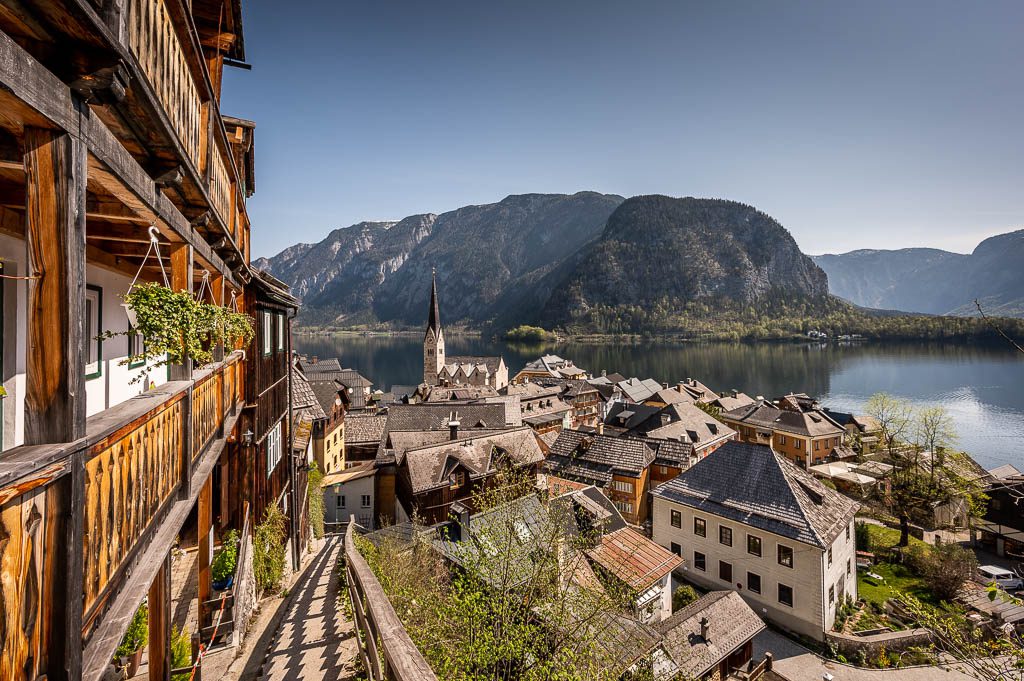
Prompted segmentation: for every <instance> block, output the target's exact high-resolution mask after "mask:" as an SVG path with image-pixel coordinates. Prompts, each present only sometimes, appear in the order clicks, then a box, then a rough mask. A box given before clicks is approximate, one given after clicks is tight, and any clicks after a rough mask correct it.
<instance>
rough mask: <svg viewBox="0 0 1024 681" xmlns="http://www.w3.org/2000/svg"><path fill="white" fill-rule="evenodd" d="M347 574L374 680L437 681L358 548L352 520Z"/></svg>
mask: <svg viewBox="0 0 1024 681" xmlns="http://www.w3.org/2000/svg"><path fill="white" fill-rule="evenodd" d="M345 575H346V578H347V579H346V581H347V582H348V596H349V598H350V599H351V602H352V614H353V619H354V620H355V628H356V637H357V645H358V647H359V656H360V657H361V658H362V661H363V669H365V670H366V676H367V678H369V679H370V680H371V681H437V675H436V674H434V671H433V670H432V669H431V668H430V665H429V664H427V661H426V660H425V659H424V658H423V654H422V653H420V651H419V649H418V648H417V647H416V645H415V644H414V643H413V642H412V639H411V638H409V634H408V632H406V630H405V627H403V626H402V622H401V620H400V619H398V614H397V613H396V612H395V608H394V607H393V606H392V605H391V601H389V600H388V597H387V594H385V593H384V588H383V587H381V585H380V582H379V581H377V577H376V576H375V575H374V574H373V571H372V570H371V569H370V566H369V565H367V563H366V560H365V559H364V558H363V556H362V555H361V554H360V553H359V550H358V549H357V548H356V545H355V539H354V529H353V523H349V525H348V529H347V530H346V531H345Z"/></svg>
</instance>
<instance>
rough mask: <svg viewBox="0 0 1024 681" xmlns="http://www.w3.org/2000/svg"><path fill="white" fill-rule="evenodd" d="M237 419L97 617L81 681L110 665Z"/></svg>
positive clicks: (215, 444)
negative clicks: (128, 575)
mask: <svg viewBox="0 0 1024 681" xmlns="http://www.w3.org/2000/svg"><path fill="white" fill-rule="evenodd" d="M237 419H238V416H237V414H236V415H229V416H228V417H227V418H226V419H225V420H224V433H225V437H223V438H218V439H217V440H214V441H213V442H212V443H211V446H210V447H208V448H207V450H206V452H205V453H204V454H203V455H202V456H201V457H200V459H199V462H198V465H197V466H196V468H195V471H194V473H193V475H192V484H191V485H190V488H189V495H188V498H185V499H179V500H177V501H176V502H175V503H174V505H173V506H172V507H171V508H170V510H169V511H168V512H167V515H166V516H164V519H163V522H162V523H161V525H160V528H159V529H158V530H157V531H156V533H155V534H154V535H153V537H152V540H151V541H150V543H149V546H147V547H146V548H145V550H144V551H143V552H142V554H141V555H140V556H139V558H138V560H137V562H136V564H135V565H134V566H133V568H132V570H131V573H130V574H131V576H130V577H129V578H128V581H127V585H126V586H125V588H123V589H121V591H120V593H118V594H117V596H116V597H115V598H114V601H113V603H112V604H111V606H110V608H109V609H108V610H107V612H106V613H104V614H103V616H102V617H101V621H100V623H99V625H98V626H97V628H96V631H95V632H94V633H93V636H92V638H91V639H90V640H89V643H88V644H87V645H86V647H85V652H84V654H83V657H82V679H83V680H84V681H94V680H96V679H99V678H100V676H101V675H102V674H103V671H104V670H105V669H106V667H107V666H108V665H109V664H110V660H111V658H112V656H113V654H114V649H115V648H117V645H118V643H120V641H121V636H122V633H123V632H124V631H125V629H126V628H127V627H128V624H129V623H130V622H131V619H132V617H133V616H134V614H135V611H136V609H137V608H138V607H139V603H140V602H141V601H142V599H143V598H145V596H146V594H147V593H148V592H149V586H150V584H151V583H152V581H153V578H154V577H155V576H156V574H157V572H159V570H160V567H161V566H162V565H163V564H164V561H165V560H166V558H167V553H168V552H169V551H170V550H171V546H173V544H174V539H175V537H177V536H178V532H179V531H180V530H181V527H182V525H184V523H185V519H186V518H187V517H188V514H189V511H190V510H191V509H192V507H193V506H194V505H195V504H196V501H197V499H198V498H199V492H200V490H201V489H202V487H203V486H204V485H205V484H206V481H207V479H208V478H209V477H210V475H211V474H212V473H213V469H214V467H215V466H216V465H217V460H218V459H219V458H220V455H221V453H222V452H223V451H224V446H225V444H226V443H227V437H226V434H227V433H230V432H231V431H232V430H233V429H234V426H235V421H236V420H237Z"/></svg>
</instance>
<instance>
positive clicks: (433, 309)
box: [427, 272, 441, 338]
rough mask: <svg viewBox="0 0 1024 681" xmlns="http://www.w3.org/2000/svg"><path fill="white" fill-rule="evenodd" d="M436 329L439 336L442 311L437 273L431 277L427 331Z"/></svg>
mask: <svg viewBox="0 0 1024 681" xmlns="http://www.w3.org/2000/svg"><path fill="white" fill-rule="evenodd" d="M431 330H433V331H434V337H435V338H436V337H437V334H438V332H439V331H440V330H441V312H440V310H439V309H438V305H437V273H436V272H435V273H433V274H431V277H430V312H429V315H428V316H427V333H430V331H431Z"/></svg>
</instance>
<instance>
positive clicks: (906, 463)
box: [866, 393, 927, 546]
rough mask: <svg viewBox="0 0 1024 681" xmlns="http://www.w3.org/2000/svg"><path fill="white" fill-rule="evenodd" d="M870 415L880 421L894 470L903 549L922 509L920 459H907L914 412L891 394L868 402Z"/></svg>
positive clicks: (893, 497)
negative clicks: (906, 445)
mask: <svg viewBox="0 0 1024 681" xmlns="http://www.w3.org/2000/svg"><path fill="white" fill-rule="evenodd" d="M866 408H867V412H868V414H870V415H871V416H873V417H875V419H876V420H877V421H878V427H879V437H880V438H881V440H882V446H883V447H884V448H885V451H886V453H887V454H888V457H889V460H890V462H891V463H892V465H893V466H894V468H893V472H892V475H891V478H890V488H891V491H890V501H891V503H892V505H893V510H894V514H895V515H896V517H897V518H899V521H900V543H899V545H900V546H906V545H907V544H909V543H910V516H911V513H912V512H913V511H914V510H916V509H918V508H919V507H920V506H921V505H923V504H925V503H927V502H926V500H924V499H922V498H921V494H920V490H919V486H918V484H917V482H918V478H919V477H920V475H919V467H918V461H917V458H916V456H914V455H911V456H909V457H908V456H905V450H904V442H905V441H906V440H907V439H908V437H909V435H910V433H911V432H912V414H913V408H912V407H911V406H910V403H909V402H907V401H906V400H901V399H898V398H896V397H893V396H892V395H889V394H887V393H876V394H875V395H872V396H871V397H870V398H869V399H868V402H867V407H866Z"/></svg>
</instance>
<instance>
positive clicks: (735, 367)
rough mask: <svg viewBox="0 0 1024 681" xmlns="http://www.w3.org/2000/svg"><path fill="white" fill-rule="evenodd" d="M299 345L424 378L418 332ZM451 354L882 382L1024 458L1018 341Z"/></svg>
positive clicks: (745, 387)
mask: <svg viewBox="0 0 1024 681" xmlns="http://www.w3.org/2000/svg"><path fill="white" fill-rule="evenodd" d="M295 346H296V349H297V351H299V352H302V353H305V354H309V355H317V356H319V357H338V358H339V359H340V360H341V363H342V365H343V366H345V367H352V368H355V369H358V370H359V371H360V372H361V373H362V374H363V375H364V376H366V377H367V378H369V379H370V380H372V381H373V382H374V385H375V387H377V388H381V389H384V390H387V389H389V388H390V387H391V386H392V385H395V384H400V385H410V384H412V385H415V384H417V383H419V382H420V381H421V380H422V375H423V360H422V344H421V339H420V337H419V336H415V337H413V336H369V337H367V336H296V338H295ZM447 350H448V354H449V355H492V354H500V355H502V356H503V357H504V358H505V363H506V364H507V365H508V367H509V378H511V377H512V376H513V375H514V374H515V373H516V372H517V371H518V370H519V369H521V368H522V366H523V365H524V364H525V363H526V362H528V361H530V360H532V359H535V358H537V357H538V356H539V355H540V354H542V353H543V352H551V353H554V354H557V355H560V356H562V357H566V358H568V359H571V360H573V361H574V362H575V363H576V364H577V365H578V366H581V367H583V368H584V369H586V370H587V371H590V372H591V373H592V374H593V375H598V374H600V373H601V370H602V369H604V370H607V371H609V372H612V371H618V372H619V373H621V374H623V375H625V376H627V377H629V376H639V377H641V378H648V377H650V378H654V379H657V380H658V381H662V382H667V383H670V384H674V383H676V382H677V381H680V380H682V379H684V378H696V379H699V380H700V381H702V382H704V383H705V384H707V385H708V386H710V387H711V388H712V389H713V390H719V391H721V390H730V389H732V388H736V389H738V390H742V391H743V392H746V393H747V394H749V395H750V396H752V397H756V396H758V395H764V396H765V397H777V396H779V395H782V394H785V393H787V392H806V393H807V394H809V395H812V396H814V397H817V398H818V399H819V400H820V401H821V402H822V404H824V405H826V406H830V407H833V408H835V409H839V410H843V411H859V410H860V409H862V407H863V405H864V402H865V401H866V400H867V399H868V397H870V396H871V395H872V394H874V393H876V392H888V393H891V394H893V395H897V396H899V397H903V398H906V399H909V400H911V401H912V402H913V403H914V404H916V405H939V406H942V407H945V409H946V410H947V411H948V412H949V414H950V415H951V416H952V418H953V420H954V422H955V425H956V428H957V430H958V432H959V435H960V445H961V447H962V448H963V449H964V450H965V451H967V452H969V453H970V454H971V455H972V456H973V457H974V458H975V459H976V460H977V461H978V463H980V464H981V465H982V466H984V467H985V468H989V469H991V468H994V467H996V466H999V465H1002V464H1004V463H1013V464H1015V465H1017V467H1018V468H1024V355H1021V354H1020V353H1017V352H1015V351H1013V350H1012V349H1010V348H1009V347H1005V348H1004V347H1001V346H983V347H978V346H973V345H951V344H912V343H899V344H896V343H870V342H868V343H860V344H856V345H848V346H840V345H834V344H833V345H824V346H822V345H818V344H792V343H786V344H741V343H706V344H704V343H701V344H683V345H669V344H657V343H637V344H603V345H598V344H583V343H556V344H549V345H545V346H543V348H541V347H537V346H522V345H518V344H507V343H503V342H495V341H489V340H484V339H481V338H478V337H472V336H462V337H460V336H453V337H451V338H448V339H447Z"/></svg>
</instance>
